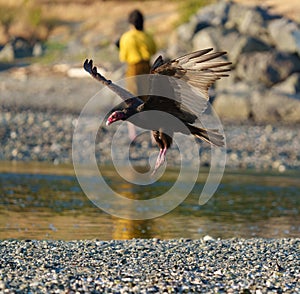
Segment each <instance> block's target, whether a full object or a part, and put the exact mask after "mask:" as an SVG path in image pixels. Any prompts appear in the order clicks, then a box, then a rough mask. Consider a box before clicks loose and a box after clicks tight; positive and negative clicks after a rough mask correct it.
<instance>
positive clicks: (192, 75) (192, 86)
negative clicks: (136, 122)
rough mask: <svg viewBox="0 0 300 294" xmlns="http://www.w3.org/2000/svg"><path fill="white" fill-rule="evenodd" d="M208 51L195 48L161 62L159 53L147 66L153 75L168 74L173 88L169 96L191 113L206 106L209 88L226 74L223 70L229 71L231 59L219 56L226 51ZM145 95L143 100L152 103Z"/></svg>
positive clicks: (198, 112) (199, 110) (197, 112)
mask: <svg viewBox="0 0 300 294" xmlns="http://www.w3.org/2000/svg"><path fill="white" fill-rule="evenodd" d="M212 50H213V49H212V48H209V49H203V50H199V51H196V52H193V53H189V54H186V55H183V56H181V57H178V58H176V59H173V60H171V61H168V62H164V61H163V59H162V57H161V56H159V57H158V58H157V59H156V61H155V62H154V63H153V66H152V68H151V73H152V74H154V75H155V74H158V75H164V76H168V77H170V79H169V80H170V85H172V86H171V87H172V89H173V90H171V87H170V90H171V91H173V93H174V94H172V95H174V96H175V97H176V99H175V100H176V101H177V102H178V103H182V104H183V105H182V108H185V110H187V111H190V112H191V113H195V114H200V113H202V112H203V111H204V110H205V109H206V108H207V102H208V100H209V94H208V90H209V87H210V86H211V85H212V84H213V83H214V82H215V81H216V80H218V79H220V78H221V77H226V76H228V74H226V73H227V72H228V71H230V67H229V65H230V64H231V62H227V61H224V60H223V59H222V58H221V57H222V56H223V55H225V54H226V52H211V51H212ZM174 78H175V79H174ZM176 80H178V82H176ZM180 81H182V82H180ZM154 84H155V83H154ZM157 84H158V83H156V85H157ZM149 98H150V99H149V101H147V102H148V103H152V102H151V100H152V98H151V97H149Z"/></svg>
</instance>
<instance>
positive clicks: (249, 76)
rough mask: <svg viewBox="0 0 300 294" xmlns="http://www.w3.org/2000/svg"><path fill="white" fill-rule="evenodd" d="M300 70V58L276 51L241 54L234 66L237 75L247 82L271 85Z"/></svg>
mask: <svg viewBox="0 0 300 294" xmlns="http://www.w3.org/2000/svg"><path fill="white" fill-rule="evenodd" d="M297 71H300V59H299V58H298V57H297V56H295V55H291V54H287V53H281V52H278V51H275V50H273V51H271V52H250V53H245V54H242V55H241V56H240V58H239V62H238V64H237V66H236V74H237V76H238V77H239V78H240V79H242V80H244V81H246V82H247V83H252V84H253V83H260V84H263V85H264V86H266V87H268V88H269V87H271V86H273V85H275V84H276V83H279V82H281V81H284V80H285V79H287V78H288V77H289V76H290V75H291V74H293V73H294V72H297Z"/></svg>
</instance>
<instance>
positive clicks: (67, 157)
mask: <svg viewBox="0 0 300 294" xmlns="http://www.w3.org/2000/svg"><path fill="white" fill-rule="evenodd" d="M78 116H79V114H78V113H71V112H68V113H67V112H65V111H59V110H50V109H44V110H32V109H24V108H23V109H20V108H18V111H16V109H14V110H12V109H8V108H4V107H2V109H1V111H0V121H1V126H0V136H1V138H2V146H3V148H1V150H0V160H1V161H11V160H16V161H25V162H27V161H46V162H50V163H54V164H60V163H72V138H73V132H74V128H75V126H76V123H77V121H78ZM223 127H224V132H225V135H226V143H227V163H226V166H227V168H254V169H258V170H274V171H280V172H284V171H286V170H291V169H299V167H300V156H299V153H298V150H300V133H299V125H297V124H296V125H280V124H274V125H271V124H266V125H257V124H253V123H251V122H246V123H244V124H241V125H233V124H229V123H228V124H227V123H226V122H225V123H224V124H223ZM88 128H89V126H87V127H86V131H87V132H88V131H89V130H88ZM117 128H118V125H117V124H116V125H115V126H114V125H112V126H110V127H106V126H103V127H101V128H100V131H101V137H100V138H99V139H98V142H97V145H96V154H97V156H98V157H99V158H98V160H99V162H100V163H101V164H108V163H110V160H111V159H110V158H111V155H110V152H111V151H110V150H111V149H110V145H111V141H112V138H113V135H114V133H115V132H116V130H117ZM129 142H130V141H129V138H128V135H126V134H125V135H123V136H120V137H119V138H118V143H119V144H123V145H126V144H127V145H128V144H129ZM133 147H134V148H133V152H132V160H134V163H135V164H137V165H144V164H145V163H147V162H148V158H149V156H150V155H151V154H152V153H153V152H155V151H157V146H156V145H155V144H154V145H153V144H152V143H151V140H150V133H149V134H148V133H146V134H144V135H141V136H140V137H138V138H137V139H136V143H135V146H133ZM189 148H191V147H189V146H188V147H187V152H189ZM199 149H200V156H201V164H202V165H204V166H207V165H209V163H210V152H211V151H210V148H209V146H207V145H206V144H199ZM83 151H84V148H83ZM168 156H169V157H167V161H168V165H169V166H172V165H176V164H178V150H177V149H176V146H174V147H173V148H172V149H171V150H170V152H169V154H168Z"/></svg>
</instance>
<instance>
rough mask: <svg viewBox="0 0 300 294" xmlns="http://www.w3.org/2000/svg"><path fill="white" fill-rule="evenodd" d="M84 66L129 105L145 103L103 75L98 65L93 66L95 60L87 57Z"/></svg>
mask: <svg viewBox="0 0 300 294" xmlns="http://www.w3.org/2000/svg"><path fill="white" fill-rule="evenodd" d="M83 68H84V69H85V70H86V71H87V72H88V73H89V74H90V75H91V76H92V77H93V78H95V79H96V80H97V81H99V82H101V83H102V84H103V85H105V86H107V87H108V88H110V89H111V90H112V91H113V92H115V93H116V94H117V95H118V96H119V97H120V98H122V99H123V100H124V101H125V103H126V105H127V107H137V106H139V105H140V104H142V103H143V101H142V100H141V99H140V98H138V97H135V96H134V95H133V94H132V93H130V92H128V91H127V90H125V89H124V88H122V87H120V86H118V85H117V84H114V83H113V82H112V81H111V80H107V79H106V78H105V77H104V76H102V75H101V74H100V73H98V71H97V67H96V66H93V60H88V59H86V60H85V62H84V64H83Z"/></svg>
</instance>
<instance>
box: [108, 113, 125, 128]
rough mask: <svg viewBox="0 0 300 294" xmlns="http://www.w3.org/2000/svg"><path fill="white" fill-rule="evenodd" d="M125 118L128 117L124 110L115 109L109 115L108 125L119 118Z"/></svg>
mask: <svg viewBox="0 0 300 294" xmlns="http://www.w3.org/2000/svg"><path fill="white" fill-rule="evenodd" d="M125 118H126V116H125V113H124V112H123V111H115V112H113V113H112V114H111V115H110V116H109V117H108V119H107V121H106V125H107V126H109V125H110V124H112V123H114V122H116V121H118V120H124V119H125Z"/></svg>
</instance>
